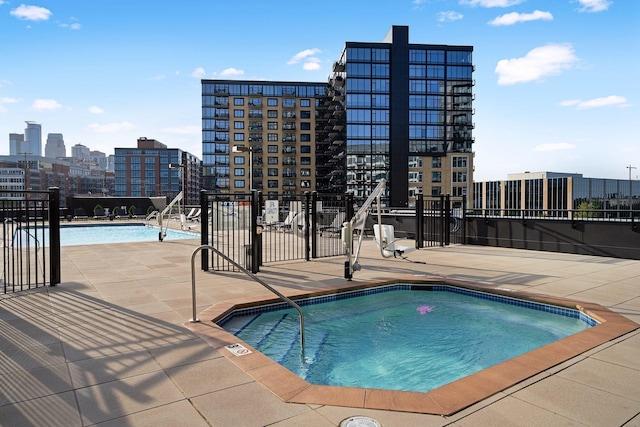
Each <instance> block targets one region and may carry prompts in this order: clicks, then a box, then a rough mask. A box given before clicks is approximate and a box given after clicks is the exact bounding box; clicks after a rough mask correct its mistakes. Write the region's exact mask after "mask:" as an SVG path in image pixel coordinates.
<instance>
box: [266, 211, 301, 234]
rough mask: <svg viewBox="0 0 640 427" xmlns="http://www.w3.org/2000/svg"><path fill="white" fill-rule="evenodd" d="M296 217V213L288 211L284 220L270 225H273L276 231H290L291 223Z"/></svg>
mask: <svg viewBox="0 0 640 427" xmlns="http://www.w3.org/2000/svg"><path fill="white" fill-rule="evenodd" d="M297 215H298V212H297V211H289V214H288V215H287V217H286V218H285V219H284V221H282V222H279V223H277V224H271V225H273V226H274V227H275V228H276V230H277V231H291V230H292V229H293V228H292V227H293V221H294V219H295V218H296V216H297Z"/></svg>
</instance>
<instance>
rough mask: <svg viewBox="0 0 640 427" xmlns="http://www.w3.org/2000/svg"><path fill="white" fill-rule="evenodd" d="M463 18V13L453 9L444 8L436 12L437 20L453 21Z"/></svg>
mask: <svg viewBox="0 0 640 427" xmlns="http://www.w3.org/2000/svg"><path fill="white" fill-rule="evenodd" d="M462 18H464V15H463V14H461V13H458V12H455V11H453V10H446V11H444V12H438V21H439V22H453V21H458V20H460V19H462Z"/></svg>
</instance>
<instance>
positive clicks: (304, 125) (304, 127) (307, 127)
mask: <svg viewBox="0 0 640 427" xmlns="http://www.w3.org/2000/svg"><path fill="white" fill-rule="evenodd" d="M300 130H311V123H309V122H302V123H300Z"/></svg>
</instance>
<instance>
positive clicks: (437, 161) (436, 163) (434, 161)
mask: <svg viewBox="0 0 640 427" xmlns="http://www.w3.org/2000/svg"><path fill="white" fill-rule="evenodd" d="M431 167H432V168H441V167H442V158H440V157H433V158H431Z"/></svg>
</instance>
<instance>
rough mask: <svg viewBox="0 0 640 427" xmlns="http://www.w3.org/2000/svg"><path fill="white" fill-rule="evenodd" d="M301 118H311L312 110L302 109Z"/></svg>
mask: <svg viewBox="0 0 640 427" xmlns="http://www.w3.org/2000/svg"><path fill="white" fill-rule="evenodd" d="M300 118H301V119H310V118H311V111H300Z"/></svg>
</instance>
